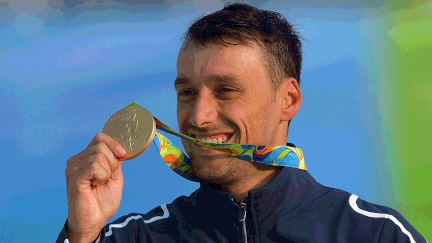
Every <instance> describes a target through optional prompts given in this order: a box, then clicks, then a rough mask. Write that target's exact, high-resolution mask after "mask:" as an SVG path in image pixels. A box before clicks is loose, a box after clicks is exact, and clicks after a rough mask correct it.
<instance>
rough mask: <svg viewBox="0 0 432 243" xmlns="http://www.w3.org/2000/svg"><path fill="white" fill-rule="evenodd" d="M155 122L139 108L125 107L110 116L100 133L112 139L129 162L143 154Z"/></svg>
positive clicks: (150, 139) (152, 135)
mask: <svg viewBox="0 0 432 243" xmlns="http://www.w3.org/2000/svg"><path fill="white" fill-rule="evenodd" d="M155 130H156V122H155V120H154V118H153V116H152V115H151V114H150V112H148V111H147V110H146V109H144V108H143V107H141V106H127V107H125V108H123V109H120V110H119V111H117V112H116V113H114V115H112V116H111V117H110V118H109V119H108V121H107V122H106V123H105V126H104V127H103V129H102V132H103V133H105V134H106V135H108V136H110V137H112V138H114V139H115V140H116V141H117V142H119V143H120V144H121V146H122V147H123V148H124V149H125V150H126V151H127V157H126V158H124V159H123V160H130V159H133V158H135V157H137V156H138V155H140V154H141V153H142V152H144V151H145V150H146V149H147V148H148V146H150V143H151V142H152V141H153V138H154V135H155Z"/></svg>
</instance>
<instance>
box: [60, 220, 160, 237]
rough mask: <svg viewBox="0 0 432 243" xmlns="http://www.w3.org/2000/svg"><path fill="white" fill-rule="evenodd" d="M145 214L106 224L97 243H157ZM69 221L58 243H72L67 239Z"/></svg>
mask: <svg viewBox="0 0 432 243" xmlns="http://www.w3.org/2000/svg"><path fill="white" fill-rule="evenodd" d="M143 216H144V217H145V215H143V214H137V213H131V214H128V215H125V216H122V217H120V218H118V219H117V220H115V221H114V222H112V223H110V224H106V225H105V226H104V228H103V229H102V230H101V232H100V233H99V237H98V238H97V239H96V241H95V243H117V242H122V243H156V240H155V238H154V236H153V233H152V231H151V230H150V229H149V228H148V226H147V222H145V220H143ZM66 230H67V220H66V222H65V224H64V226H63V229H62V231H61V232H60V234H59V236H58V238H57V241H56V243H70V242H69V240H68V239H67V233H66Z"/></svg>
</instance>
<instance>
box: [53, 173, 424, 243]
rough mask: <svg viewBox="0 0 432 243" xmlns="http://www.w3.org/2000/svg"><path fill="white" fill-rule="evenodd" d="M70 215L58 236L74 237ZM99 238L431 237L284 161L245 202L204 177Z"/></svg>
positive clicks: (114, 225) (387, 239) (116, 223)
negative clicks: (68, 229)
mask: <svg viewBox="0 0 432 243" xmlns="http://www.w3.org/2000/svg"><path fill="white" fill-rule="evenodd" d="M66 226H67V221H66V223H65V225H64V227H63V230H62V231H61V233H60V235H59V236H58V239H57V242H58V243H60V242H62V243H63V242H68V241H67V239H66V238H67V237H66ZM98 242H106V243H109V242H149V243H150V242H152V243H153V242H177V243H179V242H182V243H192V242H194V243H198V242H200V243H201V242H203V243H204V242H208V243H210V242H230V243H232V242H260V243H267V242H327V243H328V242H356V243H359V242H376V243H378V242H417V243H423V242H426V240H425V239H424V238H423V236H422V235H421V234H420V233H419V232H418V231H417V230H416V229H415V228H414V227H413V226H412V225H411V224H410V223H409V222H408V221H407V220H406V219H405V218H404V217H403V216H402V215H401V214H399V213H398V212H397V211H395V210H393V209H391V208H388V207H385V206H379V205H375V204H372V203H369V202H366V201H364V200H362V199H360V198H358V197H357V196H356V195H354V194H351V193H348V192H345V191H343V190H339V189H335V188H330V187H325V186H323V185H321V184H319V183H318V182H316V181H315V179H314V178H313V177H312V176H311V175H310V174H309V173H308V172H307V171H304V170H300V169H296V168H291V167H283V169H282V170H281V171H280V172H279V174H278V175H277V176H276V177H275V178H274V179H273V180H272V181H270V182H269V183H268V184H267V185H266V186H264V187H261V188H258V189H254V190H251V191H250V192H249V195H248V196H247V197H246V198H245V199H244V200H243V201H242V202H240V203H239V202H237V201H236V200H235V199H234V196H233V195H232V194H230V193H226V192H222V191H220V190H218V185H215V184H211V183H208V182H206V181H201V185H200V188H198V189H197V190H196V191H195V192H193V193H192V194H191V195H190V196H180V197H178V198H177V199H175V200H174V201H173V202H172V203H170V204H163V205H161V206H158V207H156V208H154V209H153V210H151V211H150V212H148V213H146V214H139V213H131V214H129V215H126V216H123V217H121V218H119V219H117V220H116V221H114V222H112V223H111V224H108V225H106V226H105V227H104V229H103V230H102V231H101V233H100V235H99V239H98Z"/></svg>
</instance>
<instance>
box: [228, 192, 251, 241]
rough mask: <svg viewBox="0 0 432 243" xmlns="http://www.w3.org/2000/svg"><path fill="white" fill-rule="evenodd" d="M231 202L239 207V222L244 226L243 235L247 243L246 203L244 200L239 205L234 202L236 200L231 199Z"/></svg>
mask: <svg viewBox="0 0 432 243" xmlns="http://www.w3.org/2000/svg"><path fill="white" fill-rule="evenodd" d="M231 201H232V202H233V203H234V205H236V206H237V207H239V208H240V213H239V220H240V222H242V225H243V235H244V238H245V242H246V243H247V242H248V240H247V230H246V207H247V205H246V203H244V199H243V200H242V201H241V202H240V205H238V204H237V203H235V202H234V198H231Z"/></svg>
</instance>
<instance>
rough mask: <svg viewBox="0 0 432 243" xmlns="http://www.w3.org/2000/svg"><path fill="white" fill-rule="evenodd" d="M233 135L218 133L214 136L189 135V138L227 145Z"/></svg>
mask: <svg viewBox="0 0 432 243" xmlns="http://www.w3.org/2000/svg"><path fill="white" fill-rule="evenodd" d="M232 136H233V134H232V133H218V134H214V135H202V134H199V135H194V134H193V135H191V137H193V138H196V139H199V140H201V141H205V142H208V143H227V142H228V141H229V140H230V139H231V138H232Z"/></svg>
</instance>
